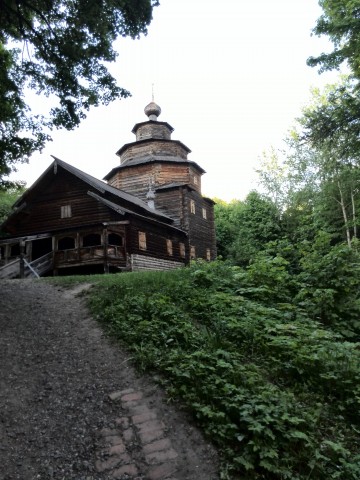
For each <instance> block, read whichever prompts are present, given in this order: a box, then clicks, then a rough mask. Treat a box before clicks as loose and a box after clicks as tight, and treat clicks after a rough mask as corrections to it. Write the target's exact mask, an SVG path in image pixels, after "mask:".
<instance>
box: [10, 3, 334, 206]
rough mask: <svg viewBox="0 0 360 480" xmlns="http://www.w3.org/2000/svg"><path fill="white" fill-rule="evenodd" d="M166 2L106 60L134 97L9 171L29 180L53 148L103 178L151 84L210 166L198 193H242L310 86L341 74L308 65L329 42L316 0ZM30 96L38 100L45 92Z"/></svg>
mask: <svg viewBox="0 0 360 480" xmlns="http://www.w3.org/2000/svg"><path fill="white" fill-rule="evenodd" d="M160 3H161V5H160V6H159V7H157V8H155V9H154V13H153V21H152V23H151V25H150V26H149V29H148V35H147V36H142V37H141V38H140V39H139V40H131V39H126V38H121V39H119V40H118V41H117V42H116V49H117V51H118V52H119V56H118V58H117V61H116V63H115V64H111V65H110V66H109V69H110V71H111V73H112V74H113V75H114V76H115V78H116V79H117V80H118V83H119V85H120V86H121V87H123V88H126V89H127V90H129V91H130V92H131V94H132V97H131V98H127V99H121V100H117V101H115V102H113V103H112V104H110V105H108V106H102V107H97V108H94V109H93V110H91V111H90V112H89V114H88V117H87V118H86V120H84V121H83V122H82V124H81V125H80V127H78V128H77V129H75V130H74V131H72V132H68V131H64V130H63V131H57V132H54V133H53V141H52V142H50V143H49V144H48V145H47V146H46V148H45V149H44V150H43V152H42V153H41V154H40V153H36V154H34V155H33V156H32V157H31V159H30V162H29V164H27V165H21V166H19V167H18V172H17V173H16V174H14V175H12V177H11V178H12V179H18V180H19V179H21V180H25V181H26V183H27V186H30V185H31V184H32V183H33V182H34V181H35V180H36V179H37V178H38V177H39V176H40V175H41V174H42V172H43V171H44V170H45V169H46V168H47V167H48V166H49V165H50V163H51V162H52V161H53V159H52V157H51V155H54V156H56V157H58V158H60V159H62V160H64V161H66V162H68V163H70V164H72V165H73V166H75V167H77V168H79V169H81V170H83V171H85V172H87V173H89V174H91V175H93V176H95V177H97V178H100V179H102V178H103V177H104V176H105V175H106V174H107V173H108V172H109V171H110V170H111V169H112V168H114V167H115V166H117V165H118V164H119V158H118V157H117V156H116V155H115V152H116V151H117V150H118V149H119V148H120V147H121V146H122V145H124V144H125V143H129V142H133V141H135V136H134V135H133V134H132V133H131V130H132V128H133V126H134V125H135V124H136V123H139V122H143V121H146V120H147V117H146V116H145V114H144V107H145V106H146V105H147V104H148V103H149V102H150V101H151V99H152V85H153V84H154V99H155V102H156V103H157V104H158V105H160V107H161V110H162V113H161V115H160V117H159V119H158V120H159V121H164V122H168V123H169V124H170V125H171V126H172V127H173V128H174V132H173V134H172V139H173V140H180V141H181V142H183V143H184V144H185V145H186V146H188V147H189V148H190V149H191V153H190V154H189V156H188V159H189V160H192V161H195V162H196V163H198V164H199V165H200V166H201V167H202V168H204V170H205V171H206V172H207V173H206V174H205V175H204V176H203V180H202V193H203V194H204V195H205V196H207V197H210V198H215V197H216V198H220V199H222V200H225V201H231V200H233V199H240V200H241V199H244V198H245V197H246V195H247V194H248V193H249V191H251V190H252V189H255V188H256V187H257V182H256V173H255V169H256V168H257V167H258V165H259V159H260V158H261V156H262V153H263V152H264V151H268V150H269V149H270V148H271V147H272V146H273V147H275V148H278V147H281V146H282V141H283V139H284V138H285V136H286V133H287V131H288V130H289V129H290V128H291V126H292V125H293V124H294V119H295V118H296V117H298V116H299V115H300V114H301V108H302V107H303V106H305V105H306V104H307V103H308V102H309V100H310V87H312V86H322V85H325V84H326V83H330V82H332V81H334V78H335V77H334V74H331V73H326V74H322V75H319V74H318V72H317V70H316V69H314V68H310V67H308V66H307V65H306V59H307V58H308V57H309V56H316V55H318V54H319V53H321V52H323V51H331V44H330V43H328V41H327V39H326V38H322V39H319V38H318V37H316V36H312V35H311V30H312V29H313V28H314V26H315V24H316V20H317V18H318V17H319V16H320V15H321V13H322V10H321V9H320V7H319V6H318V2H317V0H271V1H269V0H252V1H249V0H247V1H245V0H221V1H219V0H217V1H215V0H196V1H194V0H161V1H160ZM34 99H35V102H36V107H37V108H39V109H40V110H41V108H42V105H43V103H42V102H43V99H42V98H41V97H34V98H32V101H34Z"/></svg>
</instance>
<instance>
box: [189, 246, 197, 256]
mask: <svg viewBox="0 0 360 480" xmlns="http://www.w3.org/2000/svg"><path fill="white" fill-rule="evenodd" d="M190 258H191V259H194V258H196V252H195V247H194V246H191V247H190Z"/></svg>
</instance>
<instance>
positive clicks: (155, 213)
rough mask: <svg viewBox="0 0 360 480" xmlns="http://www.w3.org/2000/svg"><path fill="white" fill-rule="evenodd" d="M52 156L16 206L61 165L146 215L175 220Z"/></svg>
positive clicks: (170, 220)
mask: <svg viewBox="0 0 360 480" xmlns="http://www.w3.org/2000/svg"><path fill="white" fill-rule="evenodd" d="M52 157H53V158H54V162H53V163H52V164H51V165H50V166H49V167H48V168H47V169H46V170H45V172H44V173H43V174H42V175H41V176H40V177H39V178H38V179H37V181H36V182H35V183H34V184H33V185H32V186H31V187H30V188H29V189H28V190H27V191H26V192H25V193H24V194H23V195H22V196H21V197H20V198H19V199H18V200H17V201H16V202H15V204H14V207H16V206H18V205H19V206H20V205H21V204H22V203H23V201H24V199H25V198H26V197H27V196H28V194H29V192H31V191H32V190H34V188H35V187H36V186H37V185H38V184H39V183H40V182H41V180H42V179H43V178H44V177H45V176H46V175H47V174H48V172H49V171H50V170H52V169H54V170H55V171H56V169H57V168H58V166H60V167H61V168H63V169H64V170H66V171H68V172H69V173H71V174H73V175H75V176H76V177H77V178H79V179H80V180H82V181H84V182H85V183H87V184H88V185H89V186H91V187H93V188H95V189H96V190H97V191H98V192H100V193H101V194H104V193H105V192H107V193H110V194H111V195H112V196H114V197H116V198H118V199H119V200H125V201H126V202H128V203H130V204H133V205H134V206H136V207H137V208H141V209H142V210H144V214H145V215H150V216H151V217H158V218H159V219H160V220H162V221H163V222H173V219H172V218H170V217H168V216H167V215H164V214H163V213H161V212H160V211H159V210H156V209H153V208H150V207H149V206H148V205H147V204H146V203H145V202H143V201H142V200H140V198H138V197H135V196H134V195H131V194H130V193H126V192H124V191H123V190H120V189H118V188H115V187H112V186H111V185H108V184H107V183H105V182H103V181H102V180H99V179H97V178H95V177H93V176H92V175H89V174H88V173H85V172H83V171H82V170H79V169H78V168H76V167H74V166H73V165H70V164H69V163H66V162H64V161H63V160H60V159H59V158H57V157H55V156H53V155H52ZM119 208H120V207H119ZM127 211H128V212H131V213H135V212H132V210H131V209H127Z"/></svg>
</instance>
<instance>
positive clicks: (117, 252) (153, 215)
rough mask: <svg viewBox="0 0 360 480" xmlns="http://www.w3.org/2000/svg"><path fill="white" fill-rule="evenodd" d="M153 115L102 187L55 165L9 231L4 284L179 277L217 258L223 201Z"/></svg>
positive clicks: (0, 247)
mask: <svg viewBox="0 0 360 480" xmlns="http://www.w3.org/2000/svg"><path fill="white" fill-rule="evenodd" d="M160 113H161V109H160V107H159V106H158V105H157V104H156V103H154V102H151V103H150V104H149V105H147V106H146V107H145V114H146V115H147V117H148V120H147V121H144V122H141V123H138V124H136V125H135V126H134V128H133V130H132V132H133V133H134V134H135V136H136V139H135V141H134V142H132V143H128V144H125V145H124V146H123V147H121V148H120V149H119V150H118V152H117V155H118V156H119V158H120V164H119V165H118V166H116V167H115V168H113V169H112V170H111V171H110V172H109V173H108V174H107V175H106V176H105V178H104V180H105V181H106V183H105V182H104V181H100V180H98V179H96V178H94V177H92V176H91V175H88V174H87V173H85V172H82V171H81V170H79V169H77V168H75V167H73V166H71V165H69V164H68V163H66V162H64V161H62V160H60V159H58V158H55V157H53V158H54V162H53V163H52V164H51V165H50V167H49V168H48V169H47V170H46V171H45V172H44V173H43V174H42V175H41V176H40V178H39V179H38V180H37V181H36V182H35V183H34V184H33V185H32V186H31V187H30V188H29V189H28V190H27V191H26V192H25V193H24V194H23V195H22V196H21V197H20V198H19V199H18V200H17V202H16V203H15V204H14V208H13V212H12V214H11V215H10V216H9V217H8V219H7V220H6V221H5V222H4V223H3V225H2V226H1V231H2V235H3V237H2V238H1V239H0V278H5V277H11V276H17V275H18V273H19V265H20V266H22V269H23V273H24V272H25V273H24V274H25V276H26V275H27V274H28V275H44V274H54V275H58V274H72V273H86V272H89V273H90V272H96V271H99V272H102V271H105V272H109V271H122V270H124V271H135V270H149V269H157V270H162V269H169V268H176V267H179V266H182V265H185V264H187V263H188V262H189V261H190V259H195V258H203V259H206V260H213V259H214V258H215V256H216V242H215V227H214V208H213V207H214V202H213V201H212V200H210V199H209V198H206V197H203V196H202V194H201V176H202V175H203V174H204V173H205V172H204V170H203V169H202V168H201V167H200V166H199V165H198V164H197V163H195V162H193V161H191V160H189V159H188V154H189V153H190V150H189V148H188V147H187V146H186V145H184V144H183V143H182V142H180V141H178V140H172V139H171V134H172V132H173V128H172V127H171V126H170V125H169V124H168V123H167V122H160V121H158V116H159V115H160Z"/></svg>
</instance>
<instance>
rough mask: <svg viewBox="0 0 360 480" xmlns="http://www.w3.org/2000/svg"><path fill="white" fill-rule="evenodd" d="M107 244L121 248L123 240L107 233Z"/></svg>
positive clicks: (118, 236)
mask: <svg viewBox="0 0 360 480" xmlns="http://www.w3.org/2000/svg"><path fill="white" fill-rule="evenodd" d="M108 244H109V245H115V246H116V247H121V246H122V245H123V238H122V237H121V236H120V235H117V234H116V233H109V235H108Z"/></svg>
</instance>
